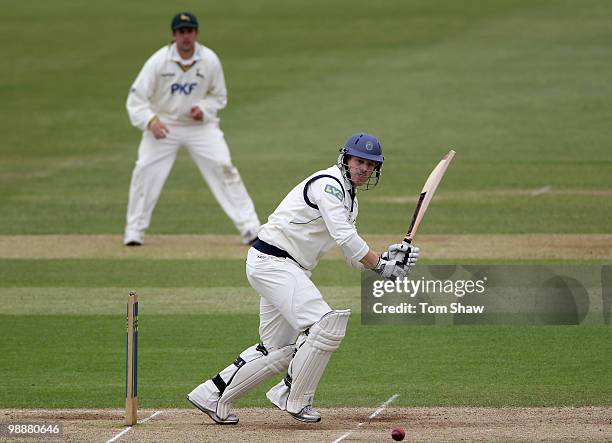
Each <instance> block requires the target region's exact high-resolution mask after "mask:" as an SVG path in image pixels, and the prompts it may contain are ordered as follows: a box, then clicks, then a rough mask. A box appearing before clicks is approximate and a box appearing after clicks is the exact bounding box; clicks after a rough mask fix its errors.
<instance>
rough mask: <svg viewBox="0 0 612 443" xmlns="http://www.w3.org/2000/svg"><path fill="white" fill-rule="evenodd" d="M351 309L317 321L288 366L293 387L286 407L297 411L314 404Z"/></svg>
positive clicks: (344, 329)
mask: <svg viewBox="0 0 612 443" xmlns="http://www.w3.org/2000/svg"><path fill="white" fill-rule="evenodd" d="M350 315H351V310H350V309H346V310H342V311H331V312H328V313H327V314H325V315H324V316H323V317H322V318H321V320H319V321H318V322H317V323H315V324H314V325H313V326H312V327H311V328H310V331H309V333H308V338H307V339H306V342H305V343H304V344H303V345H302V346H301V347H300V348H299V349H298V351H297V352H296V354H295V357H293V360H292V361H291V365H290V366H289V377H290V378H291V387H290V388H289V396H288V397H287V406H286V409H287V411H289V412H293V413H298V412H300V411H301V410H302V409H303V408H304V406H308V405H312V402H313V400H314V394H315V391H316V389H317V386H318V385H319V381H320V380H321V376H322V375H323V372H324V371H325V367H326V366H327V363H328V362H329V358H330V357H331V355H332V353H333V352H334V351H335V350H336V349H338V347H339V346H340V343H341V342H342V339H343V338H344V335H345V333H346V325H347V323H348V319H349V316H350Z"/></svg>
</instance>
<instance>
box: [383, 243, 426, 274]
mask: <svg viewBox="0 0 612 443" xmlns="http://www.w3.org/2000/svg"><path fill="white" fill-rule="evenodd" d="M419 252H420V249H419V247H418V246H414V245H412V244H410V243H395V244H393V245H390V246H389V250H388V251H386V252H383V253H382V255H381V257H382V258H383V259H385V260H396V261H401V262H402V263H404V264H405V265H407V266H408V267H409V268H410V267H413V266H414V265H415V264H416V262H417V260H418V259H419Z"/></svg>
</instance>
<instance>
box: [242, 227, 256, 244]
mask: <svg viewBox="0 0 612 443" xmlns="http://www.w3.org/2000/svg"><path fill="white" fill-rule="evenodd" d="M258 231H259V228H257V229H249V230H248V231H246V232H245V233H243V234H242V235H241V236H240V237H241V238H242V244H243V245H251V246H252V245H253V243H255V241H256V240H257V232H258Z"/></svg>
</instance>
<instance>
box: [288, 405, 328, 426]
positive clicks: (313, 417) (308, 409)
mask: <svg viewBox="0 0 612 443" xmlns="http://www.w3.org/2000/svg"><path fill="white" fill-rule="evenodd" d="M287 412H289V411H287ZM289 415H291V416H292V417H293V418H295V419H296V420H299V421H303V422H306V423H317V422H319V421H321V414H319V411H317V410H316V409H315V408H313V407H312V406H310V405H308V406H304V408H302V410H301V411H300V412H297V413H293V412H289Z"/></svg>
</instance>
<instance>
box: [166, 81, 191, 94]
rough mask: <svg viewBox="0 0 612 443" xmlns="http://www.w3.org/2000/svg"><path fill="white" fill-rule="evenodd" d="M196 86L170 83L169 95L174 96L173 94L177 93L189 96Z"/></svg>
mask: <svg viewBox="0 0 612 443" xmlns="http://www.w3.org/2000/svg"><path fill="white" fill-rule="evenodd" d="M196 86H198V84H197V83H172V85H171V86H170V94H172V95H174V93H175V92H178V93H179V94H185V95H189V94H191V91H193V89H194V88H195V87H196Z"/></svg>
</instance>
